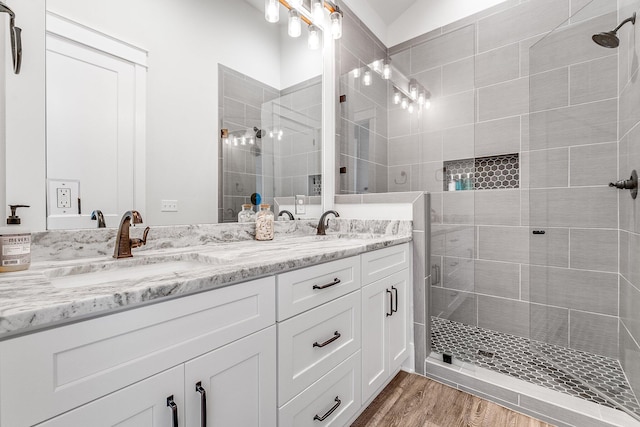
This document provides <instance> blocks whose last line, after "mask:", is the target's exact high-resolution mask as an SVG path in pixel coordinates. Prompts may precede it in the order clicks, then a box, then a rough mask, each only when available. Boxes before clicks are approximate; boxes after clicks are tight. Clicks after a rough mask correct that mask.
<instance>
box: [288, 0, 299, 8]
mask: <svg viewBox="0 0 640 427" xmlns="http://www.w3.org/2000/svg"><path fill="white" fill-rule="evenodd" d="M289 5H290V6H291V7H292V8H294V9H300V8H301V7H302V0H289Z"/></svg>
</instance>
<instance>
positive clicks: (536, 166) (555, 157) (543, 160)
mask: <svg viewBox="0 0 640 427" xmlns="http://www.w3.org/2000/svg"><path fill="white" fill-rule="evenodd" d="M520 164H521V167H522V169H523V170H522V181H523V184H522V185H523V187H525V188H554V187H568V186H569V150H568V149H567V148H558V149H553V150H537V151H528V152H524V153H522V162H520Z"/></svg>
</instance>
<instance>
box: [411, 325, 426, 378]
mask: <svg viewBox="0 0 640 427" xmlns="http://www.w3.org/2000/svg"><path fill="white" fill-rule="evenodd" d="M426 338H427V332H426V330H425V326H424V325H423V324H421V323H414V324H413V343H414V346H415V360H416V366H415V370H416V374H419V375H424V374H425V372H424V363H422V361H424V360H425V359H426V358H427V351H426V348H427V347H426Z"/></svg>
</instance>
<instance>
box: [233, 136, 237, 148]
mask: <svg viewBox="0 0 640 427" xmlns="http://www.w3.org/2000/svg"><path fill="white" fill-rule="evenodd" d="M233 146H234V147H237V146H238V137H237V136H234V137H233Z"/></svg>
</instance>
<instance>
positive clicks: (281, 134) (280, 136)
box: [278, 129, 284, 141]
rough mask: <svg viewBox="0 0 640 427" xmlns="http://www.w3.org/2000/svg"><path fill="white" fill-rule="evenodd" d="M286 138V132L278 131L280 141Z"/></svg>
mask: <svg viewBox="0 0 640 427" xmlns="http://www.w3.org/2000/svg"><path fill="white" fill-rule="evenodd" d="M283 136H284V132H282V129H280V130H279V131H278V141H282V137H283Z"/></svg>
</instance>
